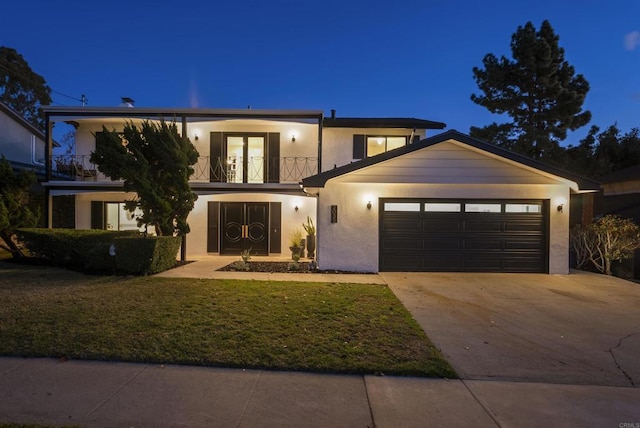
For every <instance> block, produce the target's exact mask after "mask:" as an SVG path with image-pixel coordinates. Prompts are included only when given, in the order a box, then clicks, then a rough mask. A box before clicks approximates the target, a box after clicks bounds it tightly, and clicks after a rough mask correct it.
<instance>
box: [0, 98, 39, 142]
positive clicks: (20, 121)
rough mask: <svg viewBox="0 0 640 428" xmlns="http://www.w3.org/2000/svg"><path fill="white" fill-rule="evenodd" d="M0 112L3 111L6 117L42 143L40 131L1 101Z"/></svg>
mask: <svg viewBox="0 0 640 428" xmlns="http://www.w3.org/2000/svg"><path fill="white" fill-rule="evenodd" d="M0 111H3V112H4V113H6V114H7V116H9V117H11V118H12V119H13V120H14V121H15V122H16V123H18V124H20V125H22V126H23V127H24V128H26V129H27V130H28V131H29V132H32V133H33V134H34V135H35V136H36V137H38V138H40V139H41V140H42V141H44V139H45V136H44V133H43V132H42V131H40V130H39V129H38V128H36V127H35V126H33V125H32V124H31V123H29V122H27V120H26V119H25V118H24V117H22V116H20V115H19V114H18V113H16V112H15V111H14V110H13V109H12V108H11V107H9V106H8V105H6V104H5V103H3V102H1V101H0Z"/></svg>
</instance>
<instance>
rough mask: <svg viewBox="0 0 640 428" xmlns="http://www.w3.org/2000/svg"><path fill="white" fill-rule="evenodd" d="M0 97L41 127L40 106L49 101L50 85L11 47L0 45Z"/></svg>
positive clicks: (0, 99)
mask: <svg viewBox="0 0 640 428" xmlns="http://www.w3.org/2000/svg"><path fill="white" fill-rule="evenodd" d="M0 101H2V102H3V103H5V104H6V105H8V106H9V107H11V108H12V109H13V110H14V111H15V112H17V113H18V114H19V115H21V116H22V117H24V118H25V119H26V120H27V121H28V122H29V123H31V124H32V125H34V126H35V127H36V128H38V129H40V130H41V131H44V129H45V119H44V114H43V113H42V106H45V105H49V104H51V88H49V86H47V82H46V81H45V80H44V78H43V77H42V76H40V75H39V74H38V73H36V72H34V71H33V70H31V67H29V64H28V63H27V61H25V59H24V58H23V57H22V55H20V54H19V53H18V52H17V51H16V50H15V49H12V48H8V47H6V46H0Z"/></svg>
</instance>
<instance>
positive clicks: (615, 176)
mask: <svg viewBox="0 0 640 428" xmlns="http://www.w3.org/2000/svg"><path fill="white" fill-rule="evenodd" d="M633 180H640V165H634V166H630V167H629V168H625V169H621V170H619V171H616V172H612V173H611V174H607V175H605V176H604V177H601V178H600V182H601V183H603V184H609V183H618V182H621V181H633Z"/></svg>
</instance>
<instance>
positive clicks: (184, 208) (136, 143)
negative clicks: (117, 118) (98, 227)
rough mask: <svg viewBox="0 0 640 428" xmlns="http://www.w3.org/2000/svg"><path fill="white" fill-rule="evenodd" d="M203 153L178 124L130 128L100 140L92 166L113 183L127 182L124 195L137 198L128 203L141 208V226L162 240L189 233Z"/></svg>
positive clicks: (104, 132) (106, 134) (99, 135)
mask: <svg viewBox="0 0 640 428" xmlns="http://www.w3.org/2000/svg"><path fill="white" fill-rule="evenodd" d="M197 161H198V151H197V150H196V148H195V147H194V146H193V144H192V143H191V141H189V139H188V138H187V137H186V136H185V137H182V136H180V134H178V128H177V127H176V125H175V123H170V124H169V123H166V122H164V121H161V122H160V123H154V122H151V121H145V122H143V123H142V124H141V125H140V126H137V125H135V124H134V123H133V122H127V123H126V124H125V126H124V131H123V132H122V133H120V132H117V131H115V130H111V131H109V130H107V128H106V127H104V126H103V127H102V132H99V133H97V134H96V150H95V151H94V152H93V153H91V162H94V163H96V164H97V165H98V170H100V172H102V173H104V174H105V175H106V176H108V177H110V178H111V179H113V180H124V190H125V191H126V192H135V193H136V194H137V198H136V199H133V200H131V201H127V202H126V208H127V210H129V211H130V212H132V213H133V212H134V210H135V209H136V208H140V210H141V211H142V215H140V216H139V217H137V221H138V226H143V225H144V226H147V225H151V226H154V227H155V229H156V233H157V234H158V235H169V236H170V235H174V234H177V235H183V234H186V233H188V232H189V225H188V224H187V216H188V215H189V212H191V210H192V209H193V206H194V203H195V201H196V199H197V195H196V194H195V193H194V192H193V191H192V190H191V187H190V186H189V177H190V176H191V175H192V174H193V172H194V169H193V165H194V164H195V163H196V162H197Z"/></svg>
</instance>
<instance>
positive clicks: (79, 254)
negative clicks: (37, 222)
mask: <svg viewBox="0 0 640 428" xmlns="http://www.w3.org/2000/svg"><path fill="white" fill-rule="evenodd" d="M139 235H140V233H139V232H138V231H135V230H123V231H110V230H99V229H35V228H33V229H19V230H17V231H16V236H17V238H18V240H19V241H20V242H21V243H22V244H23V245H24V246H25V247H26V248H27V250H29V252H30V253H31V254H32V255H33V256H35V257H40V258H42V259H45V260H47V261H49V262H50V263H51V264H52V265H55V266H61V267H70V268H80V269H85V268H86V267H87V265H89V266H92V265H94V264H96V261H95V260H92V259H94V258H95V257H98V256H101V255H108V250H109V246H110V245H111V244H112V243H113V242H114V240H115V238H117V237H120V236H139ZM97 264H98V265H99V264H100V263H97ZM93 270H100V269H95V268H93Z"/></svg>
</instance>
